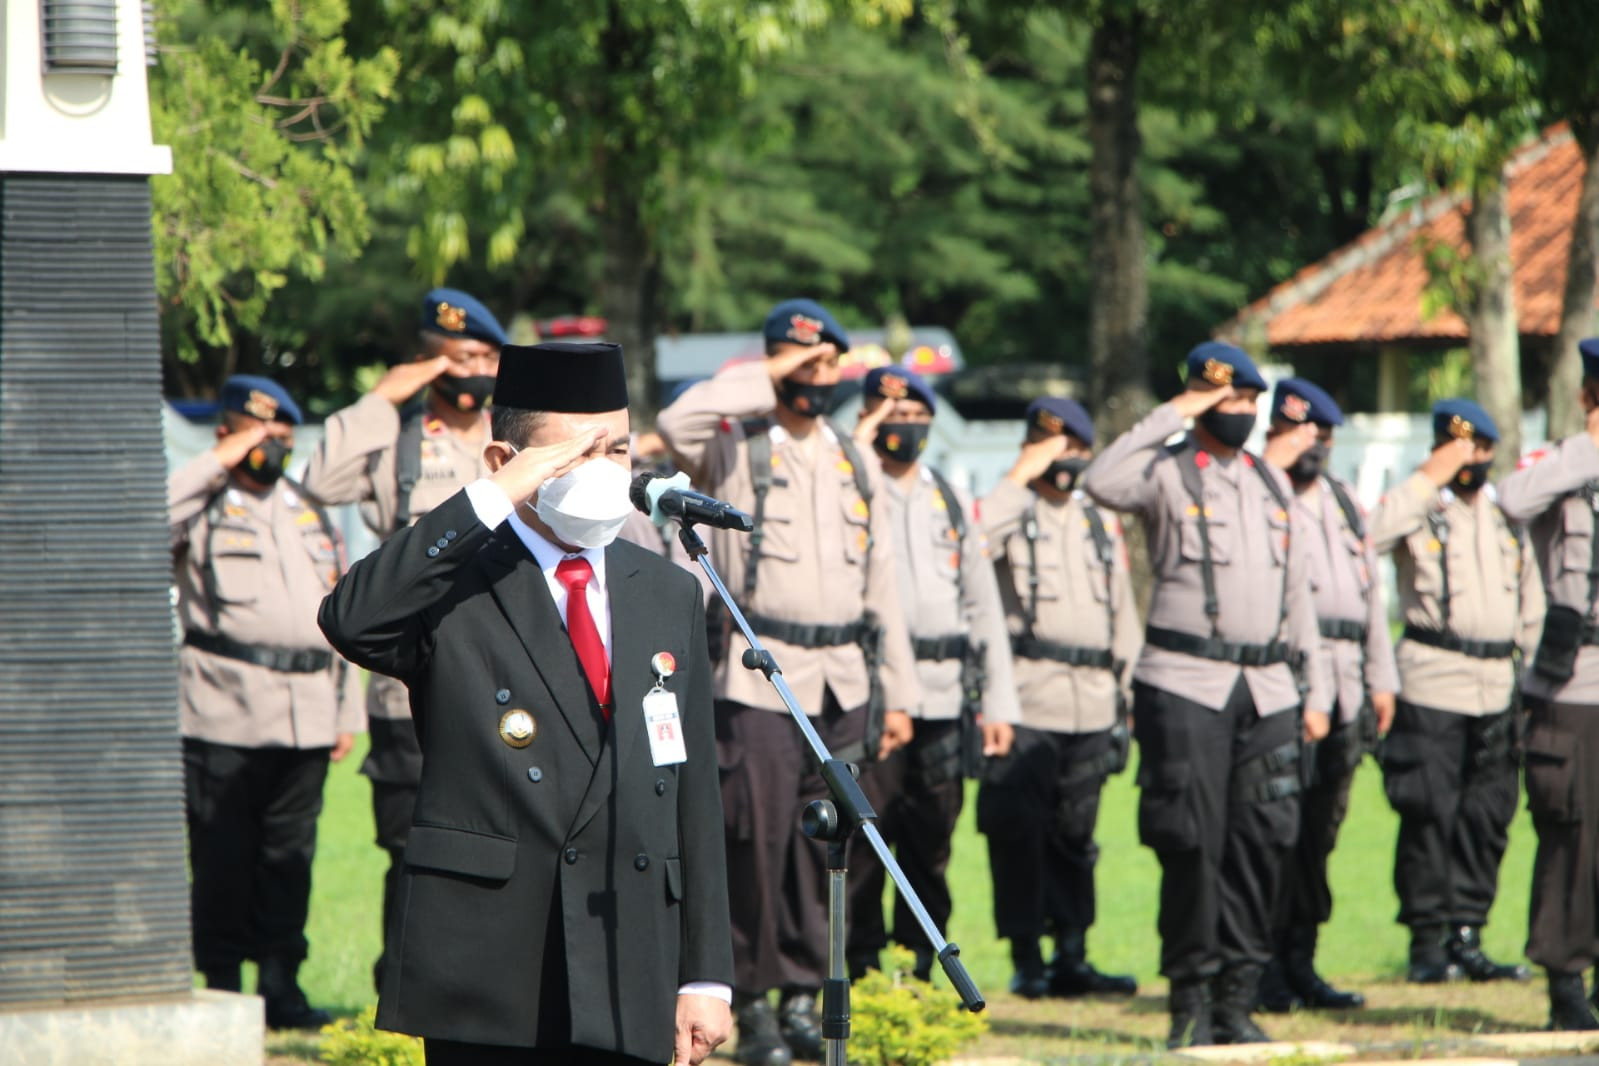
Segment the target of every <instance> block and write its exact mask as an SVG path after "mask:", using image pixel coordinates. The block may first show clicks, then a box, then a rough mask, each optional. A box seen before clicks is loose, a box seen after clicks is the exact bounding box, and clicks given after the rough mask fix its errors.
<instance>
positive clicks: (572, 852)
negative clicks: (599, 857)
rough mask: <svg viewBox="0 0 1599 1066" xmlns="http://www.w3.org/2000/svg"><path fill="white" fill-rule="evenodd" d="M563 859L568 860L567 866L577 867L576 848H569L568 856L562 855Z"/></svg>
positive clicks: (567, 850)
mask: <svg viewBox="0 0 1599 1066" xmlns="http://www.w3.org/2000/svg"><path fill="white" fill-rule="evenodd" d="M561 858H563V859H565V860H566V865H568V866H574V865H576V864H577V849H576V848H567V849H566V854H565V855H562V856H561Z"/></svg>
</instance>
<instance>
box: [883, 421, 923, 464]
mask: <svg viewBox="0 0 1599 1066" xmlns="http://www.w3.org/2000/svg"><path fill="white" fill-rule="evenodd" d="M932 428H933V427H932V425H931V424H929V423H927V422H884V423H883V424H882V425H880V426H878V427H877V436H876V437H875V438H873V440H872V445H873V447H875V448H876V449H877V453H878V454H879V455H881V456H882V457H883V458H884V459H892V460H893V461H894V462H896V463H914V462H915V461H916V460H917V458H918V457H919V456H920V455H921V454H922V452H924V451H925V450H926V449H927V433H928V431H929V430H930V429H932Z"/></svg>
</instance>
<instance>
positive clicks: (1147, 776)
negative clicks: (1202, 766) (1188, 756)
mask: <svg viewBox="0 0 1599 1066" xmlns="http://www.w3.org/2000/svg"><path fill="white" fill-rule="evenodd" d="M1193 779H1194V772H1193V766H1192V765H1191V764H1189V763H1187V762H1182V761H1176V760H1173V761H1171V762H1165V763H1158V764H1152V763H1149V762H1144V763H1142V764H1141V765H1140V766H1139V767H1138V786H1139V795H1138V839H1139V841H1140V842H1142V843H1143V845H1144V846H1145V847H1147V848H1150V849H1151V850H1153V851H1154V852H1155V853H1156V854H1160V853H1162V852H1174V851H1191V850H1193V849H1194V848H1197V847H1199V819H1198V817H1197V816H1196V814H1195V812H1194V803H1193V798H1192V797H1191V796H1190V795H1189V793H1190V792H1191V791H1192V786H1193Z"/></svg>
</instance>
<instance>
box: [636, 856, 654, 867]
mask: <svg viewBox="0 0 1599 1066" xmlns="http://www.w3.org/2000/svg"><path fill="white" fill-rule="evenodd" d="M649 868H650V857H649V856H648V855H639V856H637V857H635V858H634V859H633V869H635V870H647V869H649Z"/></svg>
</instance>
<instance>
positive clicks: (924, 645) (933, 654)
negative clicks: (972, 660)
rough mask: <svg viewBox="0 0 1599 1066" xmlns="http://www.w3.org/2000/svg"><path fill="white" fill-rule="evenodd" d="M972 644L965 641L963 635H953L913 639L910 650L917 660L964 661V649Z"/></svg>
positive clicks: (964, 635)
mask: <svg viewBox="0 0 1599 1066" xmlns="http://www.w3.org/2000/svg"><path fill="white" fill-rule="evenodd" d="M971 644H972V642H971V641H969V640H967V639H966V634H964V633H953V634H951V635H949V636H946V637H913V638H911V650H912V651H914V652H915V653H916V657H917V658H918V659H964V658H966V649H967V648H970V647H971Z"/></svg>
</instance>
